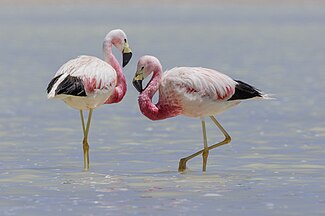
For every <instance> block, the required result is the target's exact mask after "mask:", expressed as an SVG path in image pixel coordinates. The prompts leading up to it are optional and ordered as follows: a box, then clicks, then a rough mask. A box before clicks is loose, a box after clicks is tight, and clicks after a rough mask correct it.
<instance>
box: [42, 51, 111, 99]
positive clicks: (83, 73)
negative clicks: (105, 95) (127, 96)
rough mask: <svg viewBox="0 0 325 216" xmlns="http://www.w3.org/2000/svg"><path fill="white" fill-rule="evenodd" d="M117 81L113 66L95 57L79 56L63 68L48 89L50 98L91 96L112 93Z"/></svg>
mask: <svg viewBox="0 0 325 216" xmlns="http://www.w3.org/2000/svg"><path fill="white" fill-rule="evenodd" d="M116 81H117V77H116V72H115V70H114V69H113V67H112V66H110V65H109V64H108V63H106V62H104V61H102V60H101V59H98V58H96V57H93V56H79V57H78V58H75V59H72V60H70V61H68V62H67V63H65V64H64V65H62V66H61V68H60V69H59V70H58V71H57V73H56V74H55V76H54V78H53V79H52V80H51V82H50V83H49V85H48V87H47V93H48V97H49V98H51V97H55V96H56V95H71V96H81V97H84V96H89V95H92V94H96V93H99V92H101V91H104V92H106V91H112V89H113V88H114V87H115V85H116Z"/></svg>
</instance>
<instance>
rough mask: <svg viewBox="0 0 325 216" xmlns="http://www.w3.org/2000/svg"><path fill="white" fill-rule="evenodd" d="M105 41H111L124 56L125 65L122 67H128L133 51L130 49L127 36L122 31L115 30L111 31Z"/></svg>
mask: <svg viewBox="0 0 325 216" xmlns="http://www.w3.org/2000/svg"><path fill="white" fill-rule="evenodd" d="M105 41H111V43H112V44H113V45H114V46H115V47H116V48H117V49H118V50H119V51H121V52H122V55H123V60H122V61H123V63H122V66H123V67H124V66H126V65H127V64H128V63H129V61H130V59H131V57H132V51H131V49H130V47H129V43H128V40H127V37H126V34H125V33H124V31H123V30H121V29H115V30H112V31H110V32H109V33H108V34H107V35H106V37H105Z"/></svg>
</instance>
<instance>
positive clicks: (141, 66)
mask: <svg viewBox="0 0 325 216" xmlns="http://www.w3.org/2000/svg"><path fill="white" fill-rule="evenodd" d="M151 73H153V75H152V78H151V80H150V81H149V83H148V85H147V87H146V88H145V89H143V87H142V80H144V79H145V78H146V77H148V76H149V75H150V74H151ZM133 85H134V87H135V88H136V89H137V90H138V91H139V92H140V95H139V98H138V102H139V107H140V110H141V112H142V113H143V114H144V115H145V116H147V117H148V118H149V119H151V120H161V119H166V118H170V117H174V116H177V115H185V116H189V117H200V118H201V123H202V132H203V142H204V148H203V149H202V150H200V151H198V152H196V153H194V154H192V155H190V156H188V157H185V158H182V159H181V160H180V162H179V167H178V170H179V172H183V171H185V170H186V162H187V161H188V160H190V159H192V158H194V157H196V156H198V155H200V154H202V156H203V171H204V172H205V171H206V164H207V159H208V155H209V150H211V149H214V148H216V147H219V146H222V145H224V144H227V143H229V142H230V141H231V138H230V136H229V134H228V133H227V132H226V130H225V129H224V128H223V127H222V126H221V125H220V123H219V122H218V121H217V120H216V119H215V117H214V115H217V114H220V113H222V112H223V111H225V110H227V109H229V108H231V107H233V106H235V105H237V104H239V103H240V102H241V101H242V100H245V99H251V98H262V99H267V98H269V97H268V95H266V94H264V93H262V92H261V91H260V90H258V89H256V88H255V87H253V86H251V85H248V84H246V83H244V82H242V81H238V80H233V79H231V78H230V77H228V76H227V75H225V74H222V73H220V72H217V71H215V70H212V69H207V68H201V67H176V68H173V69H171V70H169V71H166V72H164V73H162V66H161V64H160V62H159V60H158V59H157V58H155V57H153V56H143V57H141V58H140V60H139V62H138V65H137V72H136V74H135V76H134V79H133ZM158 90H159V100H158V103H157V104H153V103H152V97H153V96H154V94H155V93H156V92H157V91H158ZM205 116H209V117H210V118H211V120H212V121H213V122H214V123H215V125H216V126H217V127H218V128H219V129H220V130H221V132H222V133H223V134H224V136H225V139H224V140H223V141H221V142H219V143H217V144H214V145H211V146H208V144H207V135H206V128H205V118H204V117H205Z"/></svg>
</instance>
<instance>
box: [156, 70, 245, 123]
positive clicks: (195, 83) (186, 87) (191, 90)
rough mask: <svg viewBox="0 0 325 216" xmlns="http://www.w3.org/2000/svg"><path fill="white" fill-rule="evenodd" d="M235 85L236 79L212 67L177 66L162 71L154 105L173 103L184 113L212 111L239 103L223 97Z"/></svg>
mask: <svg viewBox="0 0 325 216" xmlns="http://www.w3.org/2000/svg"><path fill="white" fill-rule="evenodd" d="M235 86H236V81H234V80H232V79H231V78H230V77H228V76H226V75H225V74H222V73H219V72H217V71H215V70H211V69H207V68H200V67H177V68H173V69H171V70H169V71H166V72H165V73H163V76H162V79H161V82H160V86H159V102H158V105H162V104H175V106H177V107H179V108H180V109H179V110H180V113H179V114H182V115H185V116H188V117H202V116H210V115H216V114H219V113H221V112H223V111H225V110H227V109H228V108H230V107H232V106H234V105H236V104H238V103H239V102H238V101H227V100H228V99H229V98H231V96H232V95H233V94H234V93H235Z"/></svg>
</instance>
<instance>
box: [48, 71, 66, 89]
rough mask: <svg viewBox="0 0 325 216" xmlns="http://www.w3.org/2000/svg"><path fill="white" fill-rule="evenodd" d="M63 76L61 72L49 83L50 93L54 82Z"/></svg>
mask: <svg viewBox="0 0 325 216" xmlns="http://www.w3.org/2000/svg"><path fill="white" fill-rule="evenodd" d="M61 76H62V74H60V75H59V76H56V77H54V78H53V79H52V80H51V82H50V83H49V84H48V86H47V89H46V90H47V93H50V91H51V90H52V88H53V86H54V84H55V83H56V82H57V81H58V79H59V78H60V77H61Z"/></svg>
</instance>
